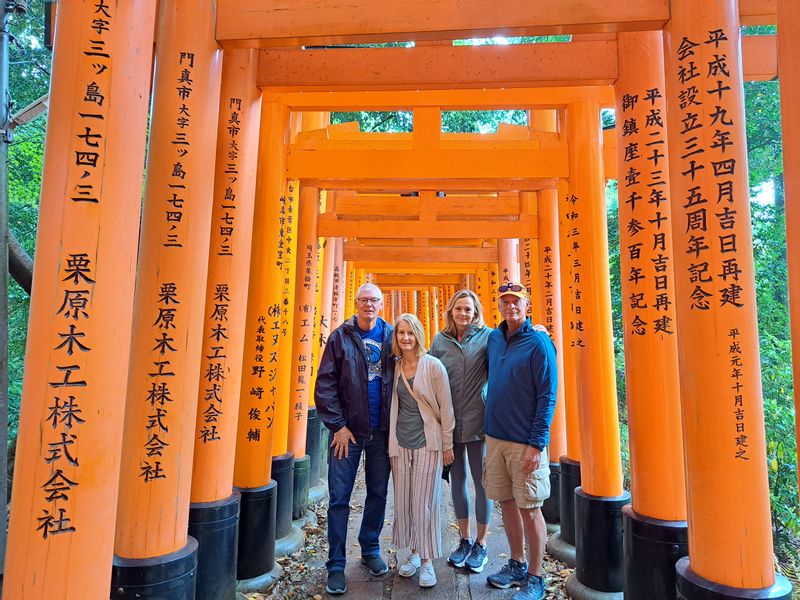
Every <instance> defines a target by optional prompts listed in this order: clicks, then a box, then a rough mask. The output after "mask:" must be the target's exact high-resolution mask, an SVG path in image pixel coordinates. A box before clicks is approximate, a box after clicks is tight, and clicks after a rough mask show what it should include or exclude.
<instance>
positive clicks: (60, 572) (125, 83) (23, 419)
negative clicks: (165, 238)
mask: <svg viewBox="0 0 800 600" xmlns="http://www.w3.org/2000/svg"><path fill="white" fill-rule="evenodd" d="M155 15H156V3H155V2H154V1H150V2H142V3H138V4H136V6H134V5H133V3H121V4H119V5H117V4H111V5H110V6H106V9H105V12H104V14H103V16H102V18H103V19H104V20H105V22H106V25H105V27H104V28H103V29H102V31H100V32H98V31H97V29H96V28H95V27H94V26H93V25H94V21H95V19H98V18H100V17H99V16H98V14H97V8H96V7H95V5H94V4H93V3H81V2H71V3H64V4H62V5H61V6H59V9H58V14H57V19H58V24H57V28H56V39H55V53H54V57H53V77H52V82H51V88H50V101H51V103H50V114H49V115H48V124H47V127H48V135H47V144H46V152H45V163H44V173H43V178H42V195H41V203H40V210H39V233H38V239H37V244H36V262H35V267H34V273H35V274H34V281H35V283H34V290H33V292H34V293H33V295H32V297H31V306H30V325H29V328H28V345H27V352H26V362H25V378H24V383H23V391H22V407H21V412H20V420H19V435H18V438H17V456H16V469H15V472H14V487H13V496H12V502H11V522H10V526H9V532H8V552H7V554H6V562H5V572H4V581H3V591H4V597H5V598H14V599H16V598H64V599H70V600H71V599H78V598H80V599H92V600H94V599H101V598H108V597H109V589H110V583H111V558H112V555H113V544H114V524H115V518H116V508H117V483H118V477H119V469H120V452H121V444H120V438H121V436H122V420H123V414H124V396H123V394H121V393H120V391H119V382H120V381H125V379H126V378H127V373H128V358H129V348H130V334H131V323H132V319H131V312H132V306H133V294H134V277H133V271H134V268H135V264H136V251H137V242H138V234H139V212H140V208H141V201H140V198H141V188H142V166H141V165H143V164H144V154H145V136H146V125H147V106H148V99H149V84H150V73H151V57H152V52H151V49H152V44H153V31H154V23H155ZM95 54H96V55H95Z"/></svg>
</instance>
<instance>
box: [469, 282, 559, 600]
mask: <svg viewBox="0 0 800 600" xmlns="http://www.w3.org/2000/svg"><path fill="white" fill-rule="evenodd" d="M497 295H498V301H499V304H500V314H501V315H502V317H503V322H502V323H500V326H499V327H498V328H497V329H495V330H494V331H492V333H491V334H490V335H489V341H488V346H487V355H488V359H489V382H488V386H487V396H486V411H485V414H484V430H485V432H486V461H485V465H484V478H485V480H486V481H485V483H486V493H487V495H488V496H489V498H491V499H492V500H496V501H499V502H500V505H501V508H502V512H503V527H504V529H505V532H506V537H507V538H508V546H509V550H510V552H509V553H510V556H511V558H509V560H508V563H507V564H506V565H503V568H502V569H501V570H500V571H499V572H498V573H495V574H494V575H490V576H489V577H487V581H488V582H489V583H490V584H491V585H493V586H494V587H497V588H503V589H506V588H509V587H512V586H515V587H520V588H522V589H521V590H520V591H519V592H518V593H517V594H516V595H515V596H514V598H515V600H541V599H542V598H544V580H543V579H542V558H543V556H544V548H545V542H546V540H547V525H546V524H545V521H544V517H543V516H542V511H541V507H542V504H543V503H544V501H545V500H546V499H547V498H548V497H549V496H550V466H549V462H548V458H547V445H548V442H549V439H550V423H551V422H552V420H553V412H554V410H555V405H556V390H557V387H558V372H557V366H556V351H555V346H554V345H553V342H552V340H551V339H550V337H549V336H548V335H547V333H545V332H543V331H540V330H539V329H538V328H534V327H533V326H532V325H531V322H530V320H529V319H528V317H527V312H528V306H529V304H530V301H529V299H528V294H527V293H526V291H525V288H524V287H523V286H522V285H520V284H518V283H505V284H503V285H501V286H500V287H499V288H498V289H497ZM523 534H524V539H525V540H527V542H528V552H529V562H526V561H525V547H524V545H523Z"/></svg>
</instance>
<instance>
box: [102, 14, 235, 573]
mask: <svg viewBox="0 0 800 600" xmlns="http://www.w3.org/2000/svg"><path fill="white" fill-rule="evenodd" d="M213 16H214V15H213V2H205V1H204V2H200V3H198V2H197V1H196V0H165V1H164V2H162V3H161V9H160V14H159V22H158V31H157V34H156V37H157V39H156V62H157V64H158V70H157V73H156V78H155V85H154V92H153V103H152V104H153V115H152V118H151V129H150V148H149V153H148V163H147V184H146V187H145V200H144V211H143V219H142V233H141V241H140V253H139V265H138V270H137V279H136V297H135V302H134V309H133V319H134V333H133V340H132V347H131V363H130V373H129V375H128V386H127V402H126V410H125V431H124V435H123V441H122V449H123V450H122V467H121V473H120V492H119V515H118V518H117V535H116V543H115V547H114V549H115V552H116V554H117V555H118V556H121V557H125V558H147V557H154V556H161V555H164V554H169V553H171V552H174V551H176V550H179V549H181V548H183V547H184V546H185V545H186V540H187V533H186V528H187V524H188V519H189V493H190V487H191V481H192V476H191V473H192V454H193V450H194V438H195V428H194V424H195V417H196V414H197V394H198V387H199V376H200V356H201V346H202V343H203V340H204V339H205V337H206V334H205V331H204V328H203V319H204V310H205V289H206V281H207V280H206V275H207V271H208V252H209V231H210V227H211V210H212V204H213V191H214V162H215V150H216V134H217V116H218V113H219V96H220V71H221V66H222V65H221V62H222V61H221V59H222V52H221V51H220V49H219V48H218V46H217V45H216V43H215V42H214V39H213ZM176 82H177V84H178V85H176ZM184 107H185V108H184ZM186 113H188V116H187V114H186ZM184 118H185V119H188V123H187V122H186V121H183V120H182V119H184ZM176 120H177V122H181V123H182V124H184V125H186V126H185V127H183V128H177V129H178V130H176Z"/></svg>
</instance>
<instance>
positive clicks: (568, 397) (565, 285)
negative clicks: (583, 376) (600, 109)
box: [558, 181, 582, 462]
mask: <svg viewBox="0 0 800 600" xmlns="http://www.w3.org/2000/svg"><path fill="white" fill-rule="evenodd" d="M569 198H570V193H569V187H568V182H566V181H562V182H561V183H560V185H559V187H558V241H559V249H560V256H559V264H560V266H561V304H562V308H561V336H562V340H563V344H564V412H565V414H566V421H567V457H568V458H570V459H571V460H574V461H577V462H580V461H581V456H582V452H581V428H580V418H579V415H578V379H577V373H576V363H575V352H576V348H575V295H574V288H573V278H574V261H575V254H574V252H575V251H574V249H573V247H572V239H571V238H572V216H573V213H572V210H571V203H570V201H569Z"/></svg>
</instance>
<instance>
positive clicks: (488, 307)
mask: <svg viewBox="0 0 800 600" xmlns="http://www.w3.org/2000/svg"><path fill="white" fill-rule="evenodd" d="M474 281H475V289H474V292H475V294H476V295H477V296H478V300H480V301H481V306H482V307H483V319H484V321H486V325H488V326H489V327H494V326H495V323H493V322H492V319H493V318H494V313H495V307H494V306H492V296H491V294H490V293H489V271H488V269H487V268H486V265H482V266H479V267H478V269H477V271H476V272H475V275H474Z"/></svg>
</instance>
